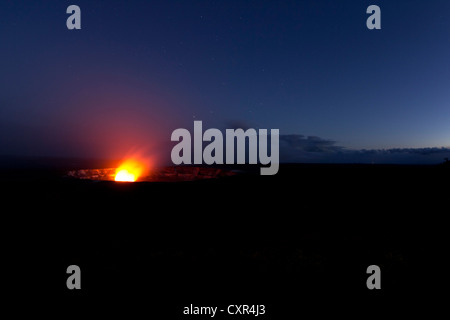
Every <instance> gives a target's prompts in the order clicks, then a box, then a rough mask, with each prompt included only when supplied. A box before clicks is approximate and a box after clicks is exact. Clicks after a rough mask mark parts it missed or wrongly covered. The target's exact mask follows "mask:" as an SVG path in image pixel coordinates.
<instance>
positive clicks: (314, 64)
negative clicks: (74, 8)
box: [0, 0, 450, 163]
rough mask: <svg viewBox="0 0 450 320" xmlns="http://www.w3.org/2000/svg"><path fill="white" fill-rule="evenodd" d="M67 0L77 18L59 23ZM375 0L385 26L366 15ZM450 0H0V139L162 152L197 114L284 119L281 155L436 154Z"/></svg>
mask: <svg viewBox="0 0 450 320" xmlns="http://www.w3.org/2000/svg"><path fill="white" fill-rule="evenodd" d="M71 4H76V5H78V6H79V7H80V8H81V30H68V29H67V27H66V20H67V18H68V17H69V14H67V13H66V9H67V7H68V6H69V5H71ZM371 4H376V5H378V6H380V8H381V27H382V29H381V30H368V29H367V27H366V20H367V18H368V17H369V15H368V14H366V9H367V7H368V6H369V5H371ZM449 12H450V2H449V1H448V0H442V1H425V0H421V1H413V0H408V1H382V0H371V1H362V0H357V1H344V0H340V1H336V0H333V1H332V0H329V1H300V0H297V1H244V0H241V1H136V0H135V1H123V0H121V1H113V0H108V1H82V0H75V1H60V0H59V1H36V0H33V1H23V0H17V1H1V2H0V41H1V46H0V54H1V59H0V134H1V138H0V154H1V155H32V156H86V157H87V156H89V157H121V156H123V155H124V154H125V153H127V152H129V151H130V149H146V150H155V152H166V148H167V146H168V145H169V144H170V134H171V132H172V131H173V130H174V129H176V128H180V127H184V128H187V129H191V128H192V127H193V121H194V120H203V125H204V127H205V128H211V127H215V128H220V129H224V128H233V127H244V128H245V127H253V128H267V129H280V134H281V135H282V136H281V138H280V139H281V143H280V145H281V147H282V150H281V161H283V160H284V161H318V162H323V161H329V162H330V161H331V162H333V161H343V162H354V161H362V162H364V161H374V159H375V161H381V162H383V161H386V162H390V161H391V162H411V161H412V162H420V163H421V162H427V161H428V160H426V159H428V158H427V155H430V154H432V155H434V158H433V160H432V161H431V162H433V161H438V160H442V159H443V157H444V156H445V154H448V153H449V152H448V151H449V149H427V148H441V147H445V148H449V147H450V90H449V86H450V59H449V57H450V19H449V17H448V16H449ZM283 148H284V149H283ZM392 148H396V149H392ZM424 148H425V149H424ZM361 149H365V150H362V151H361ZM380 149H386V150H380ZM162 150H164V151H162ZM367 154H371V156H370V155H369V156H368V155H367ZM374 155H377V157H376V158H373V157H374ZM283 157H284V158H283ZM393 157H394V158H395V160H392V159H394V158H393ZM326 159H328V160H326ZM428 162H429V161H428Z"/></svg>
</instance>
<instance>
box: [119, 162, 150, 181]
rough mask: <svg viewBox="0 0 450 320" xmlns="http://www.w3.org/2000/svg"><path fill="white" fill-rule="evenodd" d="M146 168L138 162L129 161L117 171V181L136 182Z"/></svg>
mask: <svg viewBox="0 0 450 320" xmlns="http://www.w3.org/2000/svg"><path fill="white" fill-rule="evenodd" d="M144 169H145V166H144V165H143V164H142V163H141V162H138V161H136V160H127V161H125V162H124V163H122V164H121V165H120V167H119V168H117V170H116V176H115V177H114V180H115V181H126V182H134V181H136V180H137V179H138V178H139V176H141V175H142V173H143V172H144Z"/></svg>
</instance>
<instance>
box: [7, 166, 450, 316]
mask: <svg viewBox="0 0 450 320" xmlns="http://www.w3.org/2000/svg"><path fill="white" fill-rule="evenodd" d="M70 165H71V164H69V165H68V167H70ZM72 165H73V164H72ZM55 167H57V168H58V169H52V168H46V167H45V166H41V167H39V168H33V167H32V166H29V165H18V166H16V168H12V169H11V168H6V167H5V166H3V169H2V170H1V180H0V183H1V188H2V199H3V200H2V203H3V208H2V220H3V223H2V225H3V228H4V232H3V238H4V240H3V247H4V248H5V251H4V257H6V258H5V259H4V260H3V262H2V263H3V265H4V266H6V268H7V270H8V271H7V273H4V276H5V278H6V281H7V283H8V284H11V285H12V286H13V288H14V290H12V291H11V295H19V296H22V295H24V296H27V297H30V298H31V299H32V301H35V302H36V303H37V305H40V306H42V304H41V303H42V302H43V301H44V302H45V301H47V302H48V303H55V304H58V305H66V304H67V305H72V306H73V304H74V303H75V305H76V306H77V307H76V309H78V310H84V309H83V308H85V307H86V306H87V305H91V306H92V305H95V306H104V307H105V308H106V309H107V310H109V311H111V310H112V311H114V310H115V309H114V308H116V307H117V308H119V306H120V307H121V308H126V309H130V310H135V309H139V308H144V309H146V310H148V313H149V314H150V313H152V314H162V315H166V316H167V317H166V318H168V319H169V318H175V317H179V316H180V315H181V312H182V307H183V306H185V305H189V304H191V303H196V304H199V305H201V304H203V305H218V306H221V305H222V306H225V307H226V305H227V304H233V303H247V304H251V303H255V304H266V305H268V306H269V307H268V309H269V310H270V313H271V314H272V315H273V316H277V317H278V316H281V315H282V314H285V315H296V314H299V312H300V311H301V310H303V308H313V307H311V306H312V305H316V304H317V305H318V306H319V307H318V309H317V312H318V315H320V314H321V313H322V312H328V311H330V309H328V308H325V306H330V308H331V304H330V303H335V304H336V305H338V306H340V308H342V310H346V309H347V307H348V308H349V309H352V310H356V309H355V308H356V306H358V307H361V306H364V307H367V308H370V306H373V305H374V304H375V305H376V306H377V308H382V307H383V306H386V305H397V304H399V303H400V301H401V300H402V299H403V298H405V299H406V298H408V299H417V300H420V299H421V298H420V297H421V296H422V295H423V294H424V293H425V292H428V293H429V294H431V293H433V292H435V291H434V288H435V287H438V286H439V285H440V284H439V279H440V276H441V275H443V274H444V272H445V270H443V265H442V259H443V255H444V251H443V250H444V245H443V243H444V242H443V237H442V235H444V234H445V232H444V231H443V229H444V225H443V221H445V216H446V215H447V214H448V195H449V192H448V185H449V184H448V181H449V178H450V170H449V168H447V166H445V165H441V166H387V165H385V166H382V165H308V164H298V165H294V164H293V165H282V166H281V168H280V171H279V174H278V175H276V176H259V175H258V174H257V173H258V170H256V168H255V170H254V169H251V170H246V171H245V172H241V173H240V174H238V175H235V176H231V177H224V178H221V179H211V180H203V181H192V182H179V183H173V182H170V183H144V182H143V183H131V184H129V183H114V182H107V181H101V182H93V181H88V180H78V179H70V178H66V177H64V173H65V172H66V169H67V168H65V167H64V166H63V165H61V166H55ZM243 168H247V167H241V168H238V169H243ZM71 264H76V265H79V266H80V267H81V270H82V290H81V291H79V292H75V291H69V290H68V289H66V285H65V282H66V278H67V276H68V275H67V274H66V273H65V272H66V268H67V266H69V265H71ZM371 264H376V265H379V266H380V267H381V269H382V290H381V291H379V292H375V291H369V290H368V289H367V288H366V279H367V277H368V275H367V274H366V268H367V267H368V266H369V265H371ZM412 301H414V300H409V302H408V303H412ZM313 302H314V304H312V303H313ZM320 306H322V308H321V307H320ZM74 308H75V307H74ZM314 308H316V307H314ZM106 309H105V310H106ZM333 310H335V309H333V308H331V311H333Z"/></svg>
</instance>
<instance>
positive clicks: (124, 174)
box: [114, 169, 136, 182]
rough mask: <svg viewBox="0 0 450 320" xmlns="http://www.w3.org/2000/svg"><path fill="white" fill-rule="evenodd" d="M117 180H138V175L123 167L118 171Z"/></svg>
mask: <svg viewBox="0 0 450 320" xmlns="http://www.w3.org/2000/svg"><path fill="white" fill-rule="evenodd" d="M114 180H115V181H128V182H134V181H136V175H135V174H134V173H130V172H128V170H126V169H123V170H120V171H119V172H117V173H116V177H115V178H114Z"/></svg>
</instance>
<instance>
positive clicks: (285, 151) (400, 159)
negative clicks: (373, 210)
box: [280, 134, 450, 164]
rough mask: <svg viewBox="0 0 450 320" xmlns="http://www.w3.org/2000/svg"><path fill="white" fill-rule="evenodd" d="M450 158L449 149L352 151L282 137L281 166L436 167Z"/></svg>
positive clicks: (313, 138)
mask: <svg viewBox="0 0 450 320" xmlns="http://www.w3.org/2000/svg"><path fill="white" fill-rule="evenodd" d="M445 158H450V148H445V147H441V148H437V147H429V148H391V149H360V150H352V149H346V148H345V147H343V146H339V145H338V144H337V142H336V141H334V140H329V139H323V138H320V137H316V136H304V135H300V134H290V135H280V161H281V162H285V163H286V162H310V163H386V164H388V163H391V164H437V163H442V162H443V161H444V159H445Z"/></svg>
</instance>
